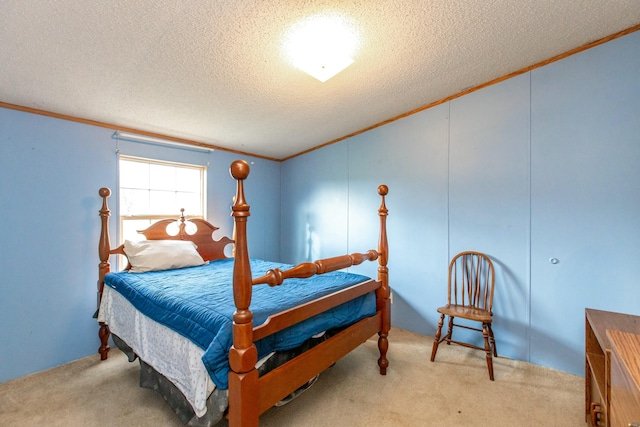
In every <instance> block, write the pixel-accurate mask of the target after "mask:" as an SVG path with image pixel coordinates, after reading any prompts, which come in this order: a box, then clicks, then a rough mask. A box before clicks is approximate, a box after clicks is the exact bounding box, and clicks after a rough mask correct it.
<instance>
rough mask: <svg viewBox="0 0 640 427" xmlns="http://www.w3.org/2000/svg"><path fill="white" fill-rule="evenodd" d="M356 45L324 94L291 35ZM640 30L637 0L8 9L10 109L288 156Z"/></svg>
mask: <svg viewBox="0 0 640 427" xmlns="http://www.w3.org/2000/svg"><path fill="white" fill-rule="evenodd" d="M327 12H329V13H337V14H339V15H341V16H342V17H343V18H344V19H346V20H348V21H350V22H351V23H352V25H353V26H354V28H355V29H356V30H357V31H358V32H359V34H360V37H361V39H360V45H359V48H358V51H357V52H356V54H355V55H354V60H355V62H354V64H353V65H351V66H350V67H348V68H347V69H346V70H345V71H343V72H342V73H340V74H338V75H337V76H336V77H333V78H332V79H330V80H329V81H327V82H326V83H320V82H319V81H317V80H315V79H314V78H312V77H310V76H308V75H306V74H304V73H303V72H301V71H299V70H297V69H295V68H293V67H292V66H291V65H290V64H289V63H288V62H287V60H286V58H285V55H284V53H283V49H282V47H281V45H282V41H283V39H284V37H285V35H286V33H287V31H288V29H289V28H290V27H291V26H292V25H293V24H294V23H296V22H297V21H299V20H301V19H304V18H307V17H309V16H312V15H315V14H319V13H327ZM639 23H640V2H639V1H638V0H608V1H604V0H529V1H525V0H457V1H455V0H405V1H400V0H369V1H336V0H334V1H312V0H307V1H302V0H301V1H295V2H294V1H290V0H268V1H260V0H252V1H250V0H236V1H233V0H225V1H208V2H204V1H197V0H174V1H170V0H144V1H143V0H137V1H129V0H92V1H78V0H58V1H25V0H3V1H2V5H1V12H0V40H1V42H0V102H4V103H8V104H14V105H18V106H22V107H26V108H31V109H38V110H44V111H47V112H52V113H56V114H61V115H69V116H74V117H77V118H80V119H84V120H91V121H97V122H101V123H107V124H111V125H113V126H114V127H124V128H132V129H137V130H140V131H144V132H151V133H157V134H161V135H166V136H170V137H176V138H183V139H188V140H192V141H196V142H200V143H205V144H211V145H214V146H217V147H222V148H228V149H231V150H235V151H241V152H246V153H253V154H256V155H260V156H264V157H267V158H274V159H282V158H286V157H288V156H292V155H295V154H298V153H300V152H303V151H305V150H307V149H310V148H313V147H316V146H319V145H322V144H325V143H327V142H330V141H333V140H335V139H338V138H341V137H343V136H345V135H349V134H351V133H354V132H357V131H359V130H362V129H365V128H367V127H370V126H373V125H375V124H377V123H380V122H383V121H385V120H389V119H392V118H394V117H397V116H399V115H402V114H403V113H406V112H409V111H412V110H415V109H417V108H420V107H422V106H425V105H428V104H430V103H432V102H435V101H437V100H440V99H442V98H445V97H448V96H451V95H455V94H456V93H459V92H461V91H463V90H465V89H467V88H469V87H473V86H477V85H480V84H482V83H485V82H488V81H491V80H493V79H495V78H498V77H501V76H504V75H507V74H509V73H512V72H514V71H517V70H520V69H523V68H525V67H528V66H530V65H533V64H536V63H538V62H540V61H543V60H546V59H549V58H552V57H554V56H556V55H559V54H562V53H564V52H567V51H569V50H571V49H574V48H577V47H579V46H582V45H584V44H587V43H589V42H592V41H595V40H598V39H601V38H603V37H606V36H609V35H611V34H614V33H617V32H619V31H622V30H625V29H627V28H630V27H633V26H636V25H638V24H639Z"/></svg>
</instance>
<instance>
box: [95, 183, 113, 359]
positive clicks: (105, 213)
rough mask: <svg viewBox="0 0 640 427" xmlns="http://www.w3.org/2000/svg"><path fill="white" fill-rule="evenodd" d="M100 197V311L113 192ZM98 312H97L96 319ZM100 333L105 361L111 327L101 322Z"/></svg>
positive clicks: (108, 266)
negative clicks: (109, 201) (110, 198)
mask: <svg viewBox="0 0 640 427" xmlns="http://www.w3.org/2000/svg"><path fill="white" fill-rule="evenodd" d="M98 194H99V195H100V197H102V208H101V209H100V211H99V212H100V221H101V227H100V240H99V241H98V256H99V257H100V264H98V310H99V309H100V301H102V290H103V289H104V276H105V275H106V274H107V273H109V271H111V264H109V255H111V254H110V251H111V241H110V239H109V217H110V216H111V211H110V210H109V206H108V204H107V199H108V198H109V196H111V190H110V189H108V188H106V187H103V188H101V189H100V190H99V191H98ZM97 315H98V311H96V317H97ZM98 324H99V325H100V331H99V332H98V337H99V338H100V348H99V349H98V353H100V359H101V360H105V359H106V358H107V357H109V350H110V348H109V335H110V331H109V326H108V325H106V324H105V323H104V322H99V323H98Z"/></svg>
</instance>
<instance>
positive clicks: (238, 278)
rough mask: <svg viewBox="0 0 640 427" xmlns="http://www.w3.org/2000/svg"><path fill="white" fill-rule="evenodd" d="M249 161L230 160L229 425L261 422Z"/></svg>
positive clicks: (242, 425) (237, 426) (243, 426)
mask: <svg viewBox="0 0 640 427" xmlns="http://www.w3.org/2000/svg"><path fill="white" fill-rule="evenodd" d="M249 170H250V168H249V164H248V163H247V162H245V161H244V160H236V161H234V162H233V163H231V167H230V168H229V172H230V173H231V176H232V177H233V178H234V179H235V180H237V193H236V198H235V203H234V204H233V206H232V208H231V209H232V211H233V212H232V214H231V215H232V216H233V218H234V221H235V231H236V236H235V262H234V267H233V295H234V301H235V305H236V311H235V313H234V315H233V346H232V347H231V350H230V351H229V365H230V366H231V371H230V372H229V425H230V426H233V427H239V426H241V427H253V426H257V425H258V417H259V413H258V371H257V370H256V369H255V365H256V363H257V361H258V350H257V349H256V346H255V345H254V344H253V314H252V313H251V310H249V305H250V304H251V291H252V289H251V288H252V278H251V264H250V262H249V251H248V248H247V218H248V217H249V215H250V213H249V205H248V204H247V203H246V201H245V197H244V185H243V181H244V180H245V179H246V178H247V176H249Z"/></svg>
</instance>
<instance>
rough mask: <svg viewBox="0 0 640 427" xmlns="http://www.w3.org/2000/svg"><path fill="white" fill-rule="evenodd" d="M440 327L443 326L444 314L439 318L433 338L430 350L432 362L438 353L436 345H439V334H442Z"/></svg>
mask: <svg viewBox="0 0 640 427" xmlns="http://www.w3.org/2000/svg"><path fill="white" fill-rule="evenodd" d="M442 325H444V314H443V315H442V316H440V321H439V322H438V329H437V330H436V336H435V337H434V338H433V348H432V349H431V361H432V362H433V361H434V360H435V359H436V353H437V352H438V344H440V334H442Z"/></svg>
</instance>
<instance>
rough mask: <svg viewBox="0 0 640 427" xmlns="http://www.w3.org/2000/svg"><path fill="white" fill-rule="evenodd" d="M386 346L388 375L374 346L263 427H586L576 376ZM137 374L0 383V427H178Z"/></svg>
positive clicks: (82, 372)
mask: <svg viewBox="0 0 640 427" xmlns="http://www.w3.org/2000/svg"><path fill="white" fill-rule="evenodd" d="M389 338H390V340H389V341H390V347H389V353H388V356H389V361H390V366H389V369H388V372H387V375H386V376H381V375H379V374H378V367H377V363H376V361H377V358H378V350H377V345H376V341H375V340H373V339H372V340H370V341H367V342H366V343H365V344H363V345H362V346H360V347H359V348H358V349H356V350H355V351H354V352H352V353H350V354H349V355H347V356H346V357H345V358H343V359H341V360H340V361H339V362H338V363H336V364H335V365H334V366H333V367H331V368H329V369H328V370H327V371H326V372H324V373H323V374H322V375H321V376H320V378H319V380H318V381H317V382H316V384H315V385H314V386H313V387H312V388H311V389H309V390H308V391H307V392H305V393H303V394H302V395H301V396H300V397H298V398H297V399H295V400H294V401H292V402H291V403H289V404H287V405H285V406H283V407H277V408H272V409H270V410H269V411H268V412H266V413H265V414H263V415H262V416H261V417H260V425H261V426H266V427H276V426H277V427H283V426H305V427H314V426H318V427H321V426H354V427H356V426H371V425H374V426H416V427H417V426H420V427H424V426H438V427H446V426H456V427H458V426H496V427H498V426H505V427H507V426H508V427H513V426H519V427H525V426H532V427H533V426H536V427H538V426H560V427H572V426H576V427H583V426H584V425H585V418H584V394H583V393H584V381H583V378H582V377H580V376H575V375H570V374H567V373H563V372H559V371H554V370H551V369H545V368H541V367H539V366H535V365H532V364H529V363H524V362H516V361H513V360H509V359H505V358H497V359H495V360H494V370H495V381H493V382H492V381H489V379H488V374H487V368H486V363H485V358H484V353H483V352H480V351H474V350H470V349H467V348H464V347H460V346H442V347H441V348H440V350H439V351H438V357H437V359H436V361H435V362H434V363H431V362H430V361H429V357H430V354H431V345H432V342H433V339H432V338H431V337H426V336H423V335H418V334H414V333H411V332H407V331H404V330H400V329H393V330H392V331H391V334H390V336H389ZM498 344H499V343H498ZM498 349H499V347H498ZM138 372H139V365H138V363H137V362H136V363H128V362H127V360H126V358H125V357H124V356H123V355H122V354H121V353H120V352H119V351H117V350H112V352H111V355H110V357H109V359H108V360H107V361H104V362H100V360H99V357H98V356H97V355H96V356H91V357H88V358H84V359H81V360H78V361H76V362H73V363H70V364H67V365H64V366H60V367H57V368H54V369H51V370H48V371H45V372H41V373H38V374H34V375H30V376H27V377H23V378H18V379H16V380H12V381H8V382H5V383H2V384H0V425H1V426H20V427H22V426H42V425H46V426H82V427H91V426H104V425H107V424H110V425H117V426H181V425H182V424H180V423H179V422H178V421H177V419H176V417H175V415H174V414H173V413H172V412H171V410H170V409H169V408H168V406H167V405H166V404H165V403H164V401H163V399H162V398H161V397H160V395H158V394H156V393H155V392H153V391H150V390H147V389H142V388H140V387H139V386H138Z"/></svg>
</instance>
